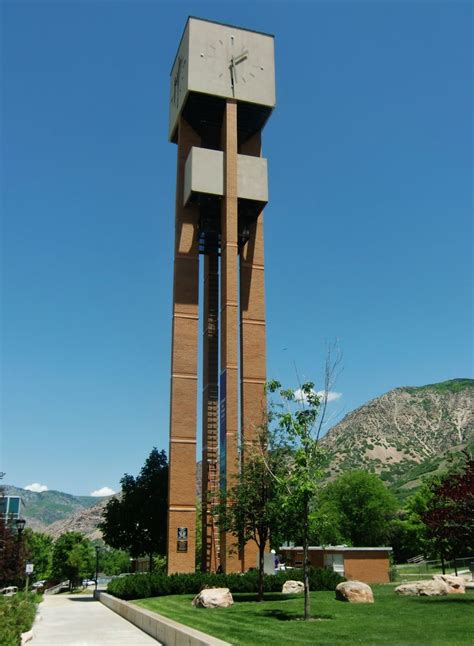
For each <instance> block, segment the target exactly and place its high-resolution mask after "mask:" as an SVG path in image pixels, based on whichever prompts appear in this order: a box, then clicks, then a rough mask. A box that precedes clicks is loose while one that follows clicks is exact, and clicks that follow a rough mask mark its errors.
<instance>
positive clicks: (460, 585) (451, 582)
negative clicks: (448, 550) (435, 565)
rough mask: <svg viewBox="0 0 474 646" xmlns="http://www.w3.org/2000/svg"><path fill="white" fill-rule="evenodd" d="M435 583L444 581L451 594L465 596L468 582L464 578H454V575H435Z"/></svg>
mask: <svg viewBox="0 0 474 646" xmlns="http://www.w3.org/2000/svg"><path fill="white" fill-rule="evenodd" d="M433 580H434V581H444V582H445V583H446V585H447V586H448V588H449V594H465V592H466V581H465V580H464V579H463V577H462V576H454V575H453V574H435V575H434V576H433Z"/></svg>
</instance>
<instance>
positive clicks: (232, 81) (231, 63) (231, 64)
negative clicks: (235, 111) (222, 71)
mask: <svg viewBox="0 0 474 646" xmlns="http://www.w3.org/2000/svg"><path fill="white" fill-rule="evenodd" d="M229 70H230V85H231V87H232V96H234V94H235V92H234V81H236V80H237V78H236V77H235V64H234V57H232V58H231V60H230V65H229Z"/></svg>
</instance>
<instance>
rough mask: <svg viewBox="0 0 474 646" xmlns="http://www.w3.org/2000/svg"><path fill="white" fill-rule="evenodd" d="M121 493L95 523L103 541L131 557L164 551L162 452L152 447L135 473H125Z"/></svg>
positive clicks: (165, 493) (165, 480)
mask: <svg viewBox="0 0 474 646" xmlns="http://www.w3.org/2000/svg"><path fill="white" fill-rule="evenodd" d="M120 484H121V487H122V492H121V496H120V497H117V498H112V499H111V500H110V501H109V503H108V504H107V506H106V508H105V510H104V513H103V516H102V518H103V520H102V522H101V523H100V524H99V528H100V529H101V530H102V534H103V537H104V541H105V542H106V543H107V544H108V545H110V546H111V547H114V548H116V549H122V550H125V551H127V552H129V553H130V554H131V556H133V557H139V556H144V555H148V557H149V561H150V570H152V569H153V556H154V555H155V554H165V552H166V529H167V511H168V462H167V459H166V453H165V452H164V451H158V450H157V449H156V448H154V449H153V450H152V451H151V453H150V455H149V456H148V458H147V460H146V462H145V464H144V466H143V467H142V469H141V471H140V473H139V475H138V476H137V477H136V478H135V477H133V476H131V475H128V474H125V475H124V476H123V478H122V479H121V481H120Z"/></svg>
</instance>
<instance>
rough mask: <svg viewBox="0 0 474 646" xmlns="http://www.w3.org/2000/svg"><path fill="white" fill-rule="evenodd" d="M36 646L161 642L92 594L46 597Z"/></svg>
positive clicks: (35, 629)
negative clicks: (107, 606)
mask: <svg viewBox="0 0 474 646" xmlns="http://www.w3.org/2000/svg"><path fill="white" fill-rule="evenodd" d="M39 615H40V616H39V617H38V618H37V620H36V622H35V624H34V627H33V640H32V642H30V643H31V644H32V646H55V645H57V646H59V645H60V646H110V645H111V644H114V645H115V646H142V645H143V646H145V645H148V646H150V645H151V644H154V646H157V644H159V642H157V641H156V640H155V639H153V638H152V637H149V636H148V635H147V634H146V633H144V632H142V631H141V630H139V629H138V628H136V627H135V626H134V625H133V624H131V623H130V622H128V621H126V620H125V619H122V617H119V615H117V614H116V613H115V612H113V611H112V610H109V609H108V608H106V607H105V606H104V605H103V604H102V603H100V601H96V600H95V599H94V598H93V596H92V593H88V594H71V595H69V594H52V595H45V596H44V600H43V602H42V603H41V604H40V606H39Z"/></svg>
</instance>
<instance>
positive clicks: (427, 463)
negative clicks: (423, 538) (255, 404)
mask: <svg viewBox="0 0 474 646" xmlns="http://www.w3.org/2000/svg"><path fill="white" fill-rule="evenodd" d="M472 442H474V380H473V379H453V380H451V381H444V382H441V383H438V384H429V385H426V386H419V387H402V388H396V389H395V390H391V391H389V392H388V393H385V394H384V395H382V396H381V397H377V398H376V399H373V400H371V401H369V402H368V403H367V404H364V405H363V406H361V407H360V408H357V409H356V410H354V411H352V412H351V413H349V415H346V417H345V418H344V419H343V420H342V421H341V422H339V423H338V424H337V425H336V426H334V427H333V428H332V429H331V430H330V431H329V432H328V433H327V435H326V436H325V437H324V438H323V443H324V444H325V446H326V447H328V448H329V449H330V451H331V453H332V461H331V462H332V465H333V466H332V475H333V476H336V475H338V474H340V473H343V472H345V471H350V470H353V469H365V470H367V471H370V472H373V473H378V474H380V476H381V477H382V478H383V479H384V480H385V481H386V482H387V483H388V484H389V485H390V486H391V487H392V488H393V489H395V490H398V491H399V492H400V493H401V494H403V491H405V492H408V491H409V490H410V489H412V488H413V487H415V486H417V485H418V484H419V481H420V480H419V479H420V477H421V476H422V475H424V474H426V473H430V472H431V473H433V472H435V471H436V470H438V469H439V468H442V467H443V466H446V461H447V459H448V458H449V454H450V453H458V452H459V451H461V450H462V449H464V448H465V447H466V446H468V445H470V444H471V443H472Z"/></svg>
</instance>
